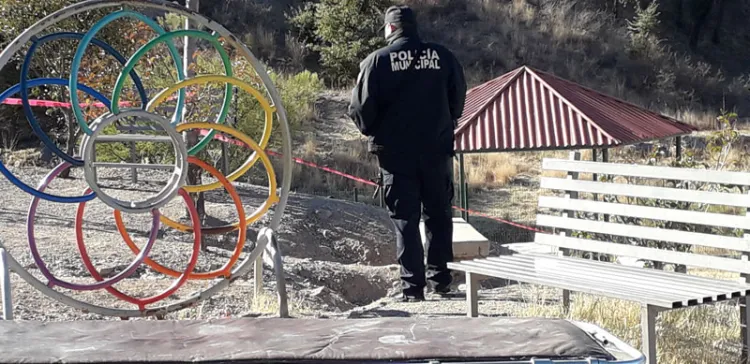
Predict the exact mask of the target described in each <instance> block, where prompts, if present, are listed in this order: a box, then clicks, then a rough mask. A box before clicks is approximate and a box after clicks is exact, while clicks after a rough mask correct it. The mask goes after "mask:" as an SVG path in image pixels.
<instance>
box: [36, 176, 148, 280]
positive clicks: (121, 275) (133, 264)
mask: <svg viewBox="0 0 750 364" xmlns="http://www.w3.org/2000/svg"><path fill="white" fill-rule="evenodd" d="M68 167H70V163H68V162H62V163H60V164H59V165H57V167H55V168H54V169H53V170H52V171H51V172H50V173H48V174H47V175H46V176H45V177H44V179H43V180H42V183H40V184H39V187H38V188H37V189H38V190H39V191H40V192H43V191H44V190H45V189H46V188H47V187H48V186H49V184H50V183H52V181H53V180H54V179H55V178H57V176H59V175H60V173H62V171H64V170H65V169H67V168H68ZM88 192H90V190H87V192H86V193H88ZM39 200H40V199H39V197H34V199H33V200H32V201H31V205H30V206H29V213H28V215H27V218H26V233H27V235H28V236H29V248H30V249H31V255H32V257H33V258H34V262H36V265H37V267H38V268H39V271H41V272H42V275H44V277H46V278H47V280H48V283H47V286H49V287H50V288H52V287H55V286H60V287H63V288H67V289H72V290H75V291H92V290H96V289H101V288H107V287H111V286H112V285H114V284H115V283H117V282H119V281H121V280H123V279H125V278H127V277H129V276H131V275H132V274H133V273H135V270H136V269H138V266H139V265H141V263H143V260H144V259H146V256H147V255H148V253H149V252H150V251H151V247H152V246H153V245H154V243H155V242H156V238H157V234H158V232H159V216H160V214H159V211H156V210H154V212H153V222H152V225H151V234H150V235H149V238H148V243H146V246H145V247H144V249H143V251H142V252H141V254H138V255H137V256H136V257H135V259H134V260H133V261H132V262H131V263H130V265H128V267H127V268H126V269H125V270H123V271H122V272H120V273H119V274H117V275H116V276H114V277H112V278H110V279H107V280H105V281H103V280H99V279H98V281H99V282H97V283H93V284H77V283H70V282H66V281H63V280H61V279H58V278H57V277H55V276H54V275H53V274H52V272H50V271H49V269H48V268H47V265H46V264H44V260H42V257H41V255H40V254H39V250H38V249H37V245H36V238H35V237H34V218H35V216H36V210H37V207H38V206H39ZM83 203H85V202H83Z"/></svg>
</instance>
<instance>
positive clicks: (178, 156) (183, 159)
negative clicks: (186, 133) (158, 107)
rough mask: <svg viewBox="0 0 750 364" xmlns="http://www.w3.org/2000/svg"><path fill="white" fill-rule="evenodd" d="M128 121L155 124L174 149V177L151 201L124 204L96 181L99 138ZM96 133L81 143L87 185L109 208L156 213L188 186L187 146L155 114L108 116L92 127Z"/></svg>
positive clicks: (87, 136)
mask: <svg viewBox="0 0 750 364" xmlns="http://www.w3.org/2000/svg"><path fill="white" fill-rule="evenodd" d="M127 117H136V118H141V119H147V120H150V121H154V122H156V123H158V124H159V126H161V127H162V129H163V130H164V131H166V132H167V134H168V135H169V138H170V140H171V142H172V146H173V147H174V154H175V163H174V171H173V172H172V176H171V177H170V178H169V180H168V181H167V185H166V186H165V187H164V188H163V189H162V190H161V191H160V192H159V193H158V194H157V195H156V196H154V197H151V198H149V199H147V200H145V201H127V202H126V201H122V200H119V199H116V198H114V197H112V196H109V195H107V194H106V193H104V191H102V189H101V188H100V187H99V185H98V181H97V180H96V173H95V172H94V167H95V161H94V150H95V146H94V145H95V144H96V140H97V138H100V134H101V133H102V131H103V130H104V129H105V128H106V127H107V126H108V125H110V124H112V123H114V122H116V121H118V120H120V119H123V118H127ZM91 126H92V129H93V133H92V134H91V135H84V137H83V142H82V143H81V149H82V151H81V156H82V157H83V160H84V164H83V172H84V177H85V178H86V182H88V184H89V186H90V187H91V189H92V190H93V191H94V192H95V193H96V196H97V197H98V198H99V199H101V200H102V202H104V203H105V204H107V205H108V206H110V207H112V208H114V209H115V210H122V211H124V212H129V213H142V212H148V211H150V210H153V209H158V208H160V207H162V206H164V205H166V204H167V203H169V201H170V200H171V199H172V198H173V197H174V196H175V195H177V191H178V190H179V189H180V188H181V187H182V186H183V185H184V184H185V181H186V179H187V169H188V165H187V148H186V147H185V143H183V142H182V140H181V136H180V134H178V133H177V131H175V129H174V128H173V127H172V126H171V125H170V124H169V121H167V119H165V118H163V117H161V116H159V115H156V114H152V113H149V112H146V111H143V110H135V109H133V110H128V111H124V112H122V113H119V114H111V113H107V114H104V115H102V116H100V117H99V118H97V119H96V120H94V122H93V123H91Z"/></svg>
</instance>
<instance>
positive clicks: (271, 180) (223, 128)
mask: <svg viewBox="0 0 750 364" xmlns="http://www.w3.org/2000/svg"><path fill="white" fill-rule="evenodd" d="M210 128H214V129H216V130H218V131H220V132H222V133H226V134H229V135H231V136H233V137H235V138H237V139H239V140H240V141H241V142H243V143H245V144H247V146H248V147H250V148H251V149H252V150H254V151H255V152H256V153H258V156H259V157H260V160H261V162H262V163H263V166H264V167H265V168H266V174H268V189H269V191H268V199H266V201H265V202H263V204H262V205H261V206H260V207H258V209H256V210H255V212H253V213H252V214H250V215H248V216H247V218H246V220H247V224H248V225H250V224H252V223H253V222H255V221H257V220H258V219H260V218H261V217H262V216H263V215H265V214H266V212H268V210H270V209H271V206H272V205H273V204H275V203H277V202H279V196H278V195H277V194H276V191H277V189H278V186H277V184H276V172H274V170H273V166H272V165H271V160H270V159H268V155H266V153H265V152H264V151H263V149H261V148H260V146H259V145H258V144H257V143H255V141H253V140H252V139H251V138H250V137H249V136H247V135H245V134H243V133H242V132H241V131H239V130H237V129H234V128H232V127H230V126H227V125H223V124H213V123H186V124H179V125H177V128H176V130H177V132H178V133H180V132H183V131H185V130H188V129H210ZM237 177H239V176H237ZM237 177H235V179H236V178H237ZM227 179H229V181H233V180H232V179H230V178H228V177H227ZM217 183H218V184H219V186H221V187H223V185H222V184H221V182H217ZM211 185H213V183H212V184H210V185H207V186H208V187H210V186H211ZM204 187H206V186H204V185H201V186H185V187H183V189H185V191H187V192H190V193H197V192H203V191H206V190H211V189H206V188H204ZM162 222H163V223H164V224H165V225H167V226H169V227H171V228H173V229H177V230H179V231H182V232H189V231H192V228H191V227H190V226H187V225H183V224H180V223H178V222H175V221H172V220H170V219H163V220H162ZM232 226H233V227H234V228H235V229H237V228H239V226H240V223H239V222H237V223H235V224H232Z"/></svg>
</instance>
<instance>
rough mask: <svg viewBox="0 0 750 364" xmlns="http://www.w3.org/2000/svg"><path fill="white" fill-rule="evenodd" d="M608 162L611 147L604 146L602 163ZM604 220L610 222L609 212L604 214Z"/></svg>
mask: <svg viewBox="0 0 750 364" xmlns="http://www.w3.org/2000/svg"><path fill="white" fill-rule="evenodd" d="M607 162H609V149H608V148H603V149H602V163H607ZM604 221H606V222H609V215H608V214H604Z"/></svg>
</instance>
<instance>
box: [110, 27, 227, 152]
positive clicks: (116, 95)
mask: <svg viewBox="0 0 750 364" xmlns="http://www.w3.org/2000/svg"><path fill="white" fill-rule="evenodd" d="M185 36H188V37H195V38H200V39H204V40H207V41H209V42H211V44H212V45H213V46H214V48H216V50H217V51H219V55H220V56H221V60H222V62H223V63H224V69H225V71H226V75H227V76H228V77H232V76H233V72H232V61H231V60H230V59H229V55H228V54H227V52H226V50H225V49H224V47H223V46H222V45H221V43H219V41H218V36H216V35H214V34H209V33H206V32H203V31H200V30H194V29H184V30H176V31H173V32H169V33H164V34H162V35H160V36H159V37H157V38H154V39H152V40H151V41H149V42H148V43H146V44H144V45H143V46H142V47H141V48H140V49H138V51H137V52H135V54H133V56H131V57H130V59H129V60H128V62H127V63H125V66H123V68H122V71H121V72H120V76H118V77H117V82H116V83H115V88H114V91H113V92H112V113H113V114H117V113H118V112H119V111H120V110H119V109H120V108H119V106H117V104H118V102H119V101H120V95H121V94H122V88H123V86H124V84H125V80H126V79H127V76H128V74H129V73H130V72H131V71H132V70H133V69H134V68H135V65H136V64H138V61H140V59H141V58H143V56H144V55H146V53H147V52H148V51H149V50H151V49H152V48H154V47H155V46H156V45H157V44H159V43H164V42H167V41H169V40H171V39H172V38H177V37H185ZM182 91H183V92H184V89H183V90H182ZM231 102H232V86H231V85H230V84H227V86H226V91H225V93H224V103H223V104H222V105H221V112H220V113H219V117H218V118H217V119H216V124H222V123H224V120H225V119H226V118H227V114H228V113H229V105H230V103H231ZM215 134H216V130H213V129H211V132H210V133H208V134H207V135H206V136H205V137H204V138H203V139H202V140H201V141H200V142H198V144H196V145H194V146H193V147H192V148H190V150H189V151H188V155H191V156H193V155H195V154H197V153H198V152H200V151H201V150H203V149H204V148H205V147H206V146H207V145H208V143H210V142H211V140H212V139H213V137H214V135H215Z"/></svg>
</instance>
